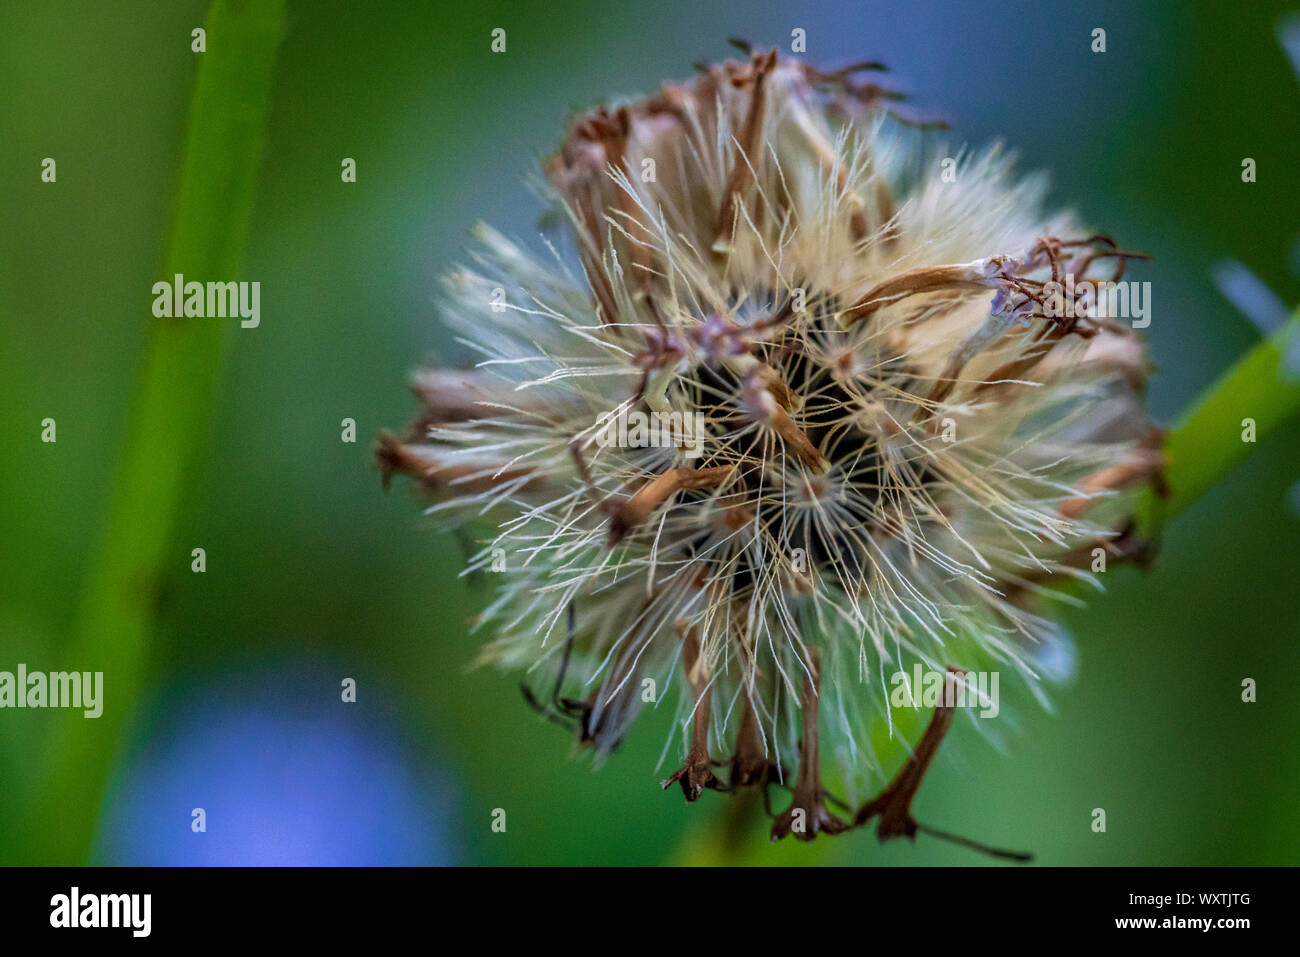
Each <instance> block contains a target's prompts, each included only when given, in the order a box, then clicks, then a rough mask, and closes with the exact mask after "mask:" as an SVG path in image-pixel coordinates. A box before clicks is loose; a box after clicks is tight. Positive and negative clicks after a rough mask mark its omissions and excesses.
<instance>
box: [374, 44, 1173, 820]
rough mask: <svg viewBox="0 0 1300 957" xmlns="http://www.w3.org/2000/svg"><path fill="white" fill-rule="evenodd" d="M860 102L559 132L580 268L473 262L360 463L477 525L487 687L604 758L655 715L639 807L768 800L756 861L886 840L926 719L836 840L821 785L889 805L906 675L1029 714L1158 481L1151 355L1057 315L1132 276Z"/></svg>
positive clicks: (794, 67)
mask: <svg viewBox="0 0 1300 957" xmlns="http://www.w3.org/2000/svg"><path fill="white" fill-rule="evenodd" d="M873 67H874V64H866V65H861V66H856V67H850V68H847V69H845V70H840V71H837V72H834V73H827V72H822V71H819V70H816V69H813V68H811V67H810V66H808V65H806V64H804V63H802V62H798V61H787V60H782V59H780V58H778V56H777V55H776V53H775V51H773V52H771V53H754V54H753V55H751V56H750V57H749V58H748V60H747V61H745V62H739V63H737V62H728V63H723V64H721V65H719V66H713V67H707V68H702V71H701V75H700V76H698V77H697V78H696V79H694V80H693V81H692V82H690V83H687V84H683V85H667V86H665V87H664V88H663V89H662V90H660V91H659V92H658V93H657V94H656V95H654V96H652V97H650V98H649V99H646V100H641V101H636V102H628V103H625V104H622V105H618V106H616V107H613V108H610V109H602V110H599V111H597V112H595V113H593V114H591V115H589V116H586V117H583V118H580V119H579V120H577V121H576V122H575V123H574V124H573V126H572V128H571V129H570V131H569V134H568V136H567V138H566V139H565V141H564V144H563V146H562V148H561V150H560V152H559V154H558V155H557V156H555V157H554V158H553V160H552V161H551V162H550V163H549V164H548V166H547V170H546V172H547V176H548V179H549V181H550V184H551V186H552V187H553V190H554V192H555V195H556V198H557V202H558V203H559V205H560V206H561V207H562V209H563V210H564V211H565V212H566V213H567V216H568V219H569V222H570V225H571V229H570V230H568V231H567V233H566V237H567V239H568V240H570V241H571V243H572V248H563V247H560V248H554V247H553V248H551V249H550V250H549V251H548V253H547V254H545V255H542V256H535V255H533V254H530V253H529V252H526V251H524V250H523V249H522V248H520V247H519V246H516V245H514V244H513V243H511V242H509V241H507V240H506V239H504V238H503V237H501V236H500V235H498V234H496V233H494V232H491V231H489V230H487V229H483V230H481V232H480V234H479V237H478V238H479V240H480V251H479V258H478V264H477V266H476V267H475V268H474V269H473V270H470V271H465V272H461V273H458V274H456V275H455V276H453V277H452V278H451V279H450V281H449V284H448V292H447V297H446V312H447V315H448V319H449V321H450V323H451V324H452V325H453V326H454V327H455V328H456V330H457V331H458V332H459V333H460V334H461V337H462V340H463V341H464V342H466V343H468V344H469V345H470V346H471V347H473V348H474V349H476V350H477V351H478V352H479V353H480V354H481V360H482V361H480V362H479V363H478V365H477V366H476V367H475V368H473V369H472V370H468V371H463V372H452V371H444V370H436V371H429V372H425V373H423V374H421V375H420V376H419V377H418V378H417V379H416V389H417V392H418V394H419V396H420V397H421V399H422V402H423V411H422V414H421V416H420V417H419V420H418V423H417V427H416V428H415V429H414V430H413V432H412V433H411V435H410V436H409V437H408V438H407V439H405V440H399V439H397V438H394V437H391V436H385V437H384V438H383V439H382V440H381V443H380V448H379V452H378V455H379V459H380V462H381V464H382V465H383V466H384V468H385V469H386V471H387V472H392V471H396V472H400V473H403V474H406V475H409V476H411V477H412V478H413V479H415V480H416V481H417V482H419V483H422V484H423V485H424V486H426V487H427V488H428V489H429V490H430V491H431V492H433V493H435V495H436V497H437V498H438V500H439V503H438V504H437V505H435V506H433V507H434V509H436V510H451V511H453V512H454V513H456V514H460V515H479V514H481V515H488V516H492V517H494V518H495V521H496V522H497V526H496V532H495V536H494V537H492V538H490V540H488V541H487V542H486V543H485V546H484V547H483V549H482V551H481V552H479V553H478V554H477V556H476V557H475V558H474V560H473V562H472V565H473V567H475V568H485V569H486V568H489V567H491V568H494V569H495V570H498V571H502V572H503V573H502V574H501V575H500V595H499V598H498V600H496V601H495V602H494V603H493V604H492V605H491V607H490V608H489V609H488V610H487V612H486V614H485V615H484V619H483V620H484V621H485V622H488V623H490V627H491V628H492V629H493V630H494V632H495V634H496V637H495V640H493V641H492V642H491V643H490V644H489V645H488V647H487V650H486V656H487V658H488V659H490V660H492V661H494V662H497V663H499V664H501V665H504V666H507V667H510V668H518V669H531V670H533V672H534V673H533V675H532V676H531V677H530V678H529V682H530V683H531V684H532V685H533V686H539V685H549V683H550V681H552V680H555V676H556V675H558V676H559V678H558V681H557V683H556V687H555V690H554V693H553V694H552V695H551V698H552V701H551V703H550V704H548V705H542V704H541V703H540V702H538V700H537V697H536V696H535V695H532V693H531V692H530V698H531V700H532V701H533V702H534V703H535V704H536V705H537V706H538V707H539V708H543V707H544V708H545V710H547V711H548V712H549V713H550V714H551V716H552V717H554V718H555V719H556V720H559V721H561V722H562V723H566V724H570V725H571V726H572V727H573V729H574V731H575V733H576V735H577V736H578V738H579V740H580V741H581V742H583V743H584V744H587V745H590V746H591V747H592V748H593V749H595V751H596V752H598V753H599V754H602V755H603V754H605V753H608V752H609V751H610V750H611V749H612V748H613V747H614V746H615V745H616V744H617V743H618V742H619V741H620V739H621V738H622V737H623V735H624V733H625V731H626V730H627V728H628V725H629V724H630V722H631V721H632V720H633V719H634V718H635V717H636V715H637V712H638V711H639V710H640V709H641V708H642V707H643V706H644V705H645V704H646V703H647V702H651V701H654V702H657V701H658V700H660V699H661V698H665V697H672V698H675V699H676V700H678V701H679V707H680V715H679V717H680V719H681V722H682V726H683V733H684V735H685V738H686V746H687V751H686V754H685V763H684V764H683V766H682V768H681V769H680V770H679V771H677V772H676V773H675V774H673V775H671V776H670V777H669V778H668V780H667V781H666V782H665V786H667V785H669V784H673V783H676V784H678V785H680V787H681V788H682V790H683V791H684V792H685V794H686V796H687V798H688V799H692V800H693V799H695V798H696V797H698V796H699V795H700V794H701V793H702V792H703V791H704V790H706V789H720V790H726V789H733V788H738V787H744V786H750V785H756V786H763V785H766V784H768V783H771V782H783V783H785V784H786V785H787V786H790V787H791V788H792V789H793V792H794V803H793V804H792V805H791V806H790V808H789V810H787V811H785V812H784V813H782V814H780V815H779V816H778V817H777V819H776V822H775V825H774V828H773V832H774V836H777V837H780V836H784V835H785V834H787V833H790V832H792V831H793V832H795V833H796V834H797V835H798V836H800V837H804V838H811V837H812V836H813V835H815V834H816V833H817V832H818V831H822V832H838V831H842V830H845V829H848V828H850V827H852V826H854V825H855V824H859V825H860V824H863V823H865V822H866V821H867V820H869V819H871V818H872V817H874V816H876V815H881V820H882V824H881V835H882V837H886V836H894V835H896V834H905V835H907V836H911V834H914V833H915V831H916V824H915V822H914V821H912V820H911V818H910V816H909V815H908V812H907V806H908V804H909V803H910V799H911V796H912V794H913V793H914V792H915V787H916V786H917V784H919V777H920V774H921V773H922V772H923V770H924V767H925V765H926V764H927V763H928V761H929V759H930V757H932V756H933V749H934V747H937V744H938V739H939V738H940V737H942V734H943V732H944V731H945V730H946V729H947V726H948V723H949V722H950V721H951V719H952V713H951V709H947V710H944V709H941V710H938V711H936V712H935V717H934V719H933V721H934V723H933V724H932V728H935V729H937V730H933V731H932V732H930V733H927V735H926V741H925V749H924V750H926V753H925V755H924V760H923V761H922V760H918V759H914V760H913V761H912V762H910V763H909V766H908V768H905V769H904V772H903V773H902V774H900V776H899V778H898V779H896V780H895V781H894V783H893V784H891V785H890V787H889V788H887V789H886V790H885V791H884V792H883V793H882V794H881V795H880V796H879V797H878V798H877V799H876V800H875V801H873V802H868V803H866V804H864V805H863V806H862V810H861V811H860V812H859V813H858V815H857V816H856V817H855V816H854V815H853V814H852V813H849V814H847V815H845V816H843V817H841V816H838V815H837V814H836V813H834V812H833V811H832V810H830V809H829V807H828V805H827V804H826V803H825V799H826V798H827V794H826V791H825V789H824V788H823V787H822V783H821V782H822V776H821V772H822V768H821V767H820V766H819V764H818V762H819V761H820V759H821V757H822V756H825V757H826V758H827V759H828V760H833V761H835V762H836V763H837V765H838V770H839V776H840V778H841V779H842V780H843V782H844V786H845V787H846V788H848V790H849V792H850V794H851V795H855V796H862V795H863V794H864V793H866V792H865V791H864V789H865V788H868V787H870V786H872V782H873V779H874V782H875V783H877V784H878V783H880V782H881V781H882V780H883V779H884V778H885V777H886V776H887V775H886V774H885V769H883V768H881V767H880V766H879V763H878V762H877V761H876V760H875V758H874V755H873V753H872V750H871V747H870V744H869V740H870V739H869V732H870V731H871V729H872V728H873V727H874V726H877V723H878V722H880V721H887V720H889V715H890V708H891V704H890V690H891V676H893V675H896V674H898V673H900V672H902V673H910V672H911V669H912V668H913V666H914V665H916V664H920V665H921V666H923V667H924V668H926V669H929V670H931V671H934V672H938V673H940V674H941V675H944V676H945V678H944V679H943V680H944V681H945V682H952V681H959V680H961V679H960V677H959V676H961V675H962V674H964V673H966V672H974V671H979V670H989V669H994V670H997V669H1007V670H1010V671H1014V672H1018V673H1020V674H1021V675H1023V677H1024V679H1026V680H1027V681H1028V682H1029V683H1030V685H1031V686H1032V685H1036V684H1037V683H1038V682H1039V680H1040V679H1039V671H1040V670H1041V669H1040V667H1039V665H1038V662H1041V661H1042V660H1043V659H1044V652H1047V653H1048V654H1051V653H1053V652H1054V651H1055V643H1057V642H1059V641H1061V640H1063V639H1061V638H1060V637H1059V635H1058V633H1057V631H1056V629H1054V628H1053V626H1052V624H1051V623H1050V622H1049V621H1048V620H1045V619H1044V618H1043V617H1041V616H1040V614H1038V613H1037V612H1036V609H1035V602H1036V601H1037V600H1038V599H1039V598H1040V597H1041V594H1042V592H1043V591H1044V590H1045V589H1046V588H1048V587H1050V583H1051V581H1052V580H1053V578H1054V576H1060V575H1068V576H1083V577H1086V576H1087V575H1089V574H1091V571H1090V568H1091V562H1092V561H1093V558H1092V556H1093V555H1094V554H1096V552H1095V550H1097V549H1100V550H1101V553H1102V554H1110V555H1111V556H1112V558H1113V557H1115V556H1116V555H1118V554H1120V553H1121V552H1122V551H1123V547H1122V546H1121V544H1120V542H1121V533H1122V532H1123V531H1124V530H1125V529H1126V528H1127V527H1128V525H1129V520H1130V517H1131V509H1132V505H1131V497H1130V496H1127V495H1125V494H1124V490H1125V489H1126V488H1128V487H1130V486H1134V485H1136V484H1140V483H1142V482H1144V481H1147V480H1149V479H1150V478H1151V477H1152V476H1153V475H1154V474H1155V472H1156V471H1157V470H1158V468H1159V455H1158V451H1156V448H1157V444H1156V443H1155V442H1153V440H1152V439H1153V435H1154V430H1153V429H1152V426H1151V424H1150V423H1149V421H1148V419H1147V418H1146V416H1145V415H1144V413H1143V411H1142V407H1141V402H1140V393H1141V390H1142V388H1143V384H1144V378H1145V373H1146V360H1145V357H1144V350H1143V346H1142V344H1141V342H1140V341H1139V339H1138V338H1137V337H1136V336H1135V334H1134V333H1133V331H1132V329H1131V328H1129V327H1128V326H1127V325H1125V324H1124V323H1123V322H1122V321H1119V320H1117V319H1114V318H1110V317H1107V316H1106V315H1105V312H1104V310H1102V309H1100V308H1098V303H1097V302H1095V301H1089V300H1088V297H1087V296H1086V294H1080V295H1078V296H1076V295H1075V294H1074V292H1073V290H1079V289H1085V290H1086V289H1088V288H1089V284H1090V283H1091V284H1096V283H1097V282H1099V281H1102V280H1105V281H1116V280H1119V278H1120V277H1121V275H1122V273H1123V271H1124V268H1125V265H1126V264H1127V263H1128V261H1129V260H1130V259H1133V258H1135V257H1137V258H1140V257H1139V254H1136V253H1130V252H1126V251H1124V250H1122V249H1120V248H1118V247H1117V246H1116V245H1115V243H1114V242H1112V241H1111V240H1110V239H1108V238H1107V237H1104V236H1099V235H1090V234H1089V233H1088V232H1086V231H1084V230H1082V229H1080V228H1079V227H1078V226H1076V225H1075V224H1074V223H1072V222H1071V220H1070V218H1069V217H1065V216H1060V217H1055V218H1045V217H1044V215H1043V214H1042V212H1041V211H1040V199H1041V192H1042V185H1041V183H1040V182H1039V181H1038V180H1028V181H1018V180H1016V179H1015V178H1014V176H1013V173H1012V170H1011V163H1010V160H1009V159H1008V158H1007V157H1006V156H1005V155H1003V154H1002V153H1001V152H1000V151H999V150H997V149H991V150H988V151H986V152H984V153H981V154H978V155H973V156H968V155H962V156H961V157H960V162H956V163H955V164H953V163H949V164H947V165H946V166H945V164H943V163H941V161H940V160H941V158H939V157H928V156H926V155H925V154H924V153H923V152H922V151H921V150H920V143H919V140H920V134H919V133H918V132H917V131H916V130H915V128H914V123H913V121H912V120H911V118H910V117H909V116H908V115H907V114H906V113H905V112H903V110H904V109H905V108H904V107H902V106H901V104H900V103H899V98H898V97H897V96H896V95H895V94H893V93H892V92H891V91H889V90H887V89H885V88H883V87H881V86H880V85H878V84H875V83H869V82H866V81H865V80H864V79H863V78H862V77H863V74H864V71H866V70H868V69H870V68H873ZM944 169H947V171H948V172H950V173H951V174H952V175H947V176H945V175H942V171H943V170H944ZM1062 290H1065V292H1064V294H1062ZM1055 580H1057V581H1060V580H1061V579H1060V578H1056V579H1055ZM954 676H958V677H954ZM673 688H675V689H676V690H675V692H670V689H673Z"/></svg>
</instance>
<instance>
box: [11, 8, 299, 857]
mask: <svg viewBox="0 0 1300 957" xmlns="http://www.w3.org/2000/svg"><path fill="white" fill-rule="evenodd" d="M283 20H284V2H283V0H259V2H256V3H249V2H237V0H215V2H214V3H213V5H212V7H211V9H210V10H209V13H208V19H207V23H206V24H205V29H206V31H207V39H206V46H207V50H206V52H204V53H196V54H195V56H197V57H199V58H200V62H199V65H198V76H197V79H196V82H195V87H194V93H193V97H192V100H191V105H190V115H189V124H188V129H187V132H186V137H185V146H184V153H183V159H182V166H181V172H180V177H179V180H178V186H177V190H178V191H177V196H176V204H175V220H174V222H173V225H172V231H171V236H170V240H169V242H168V246H167V251H166V255H165V258H164V265H165V269H164V272H163V274H162V276H161V277H159V278H164V279H170V278H171V277H172V276H173V275H174V274H175V273H183V274H185V276H186V277H187V279H194V280H199V281H209V280H222V281H229V280H233V279H235V278H236V277H237V276H238V271H239V266H240V259H241V256H242V253H243V249H244V244H245V240H246V237H247V233H248V225H249V220H250V218H251V216H252V211H253V204H254V199H255V193H256V187H257V177H258V167H259V164H260V158H261V153H262V141H263V138H264V135H265V129H266V120H267V113H268V110H269V106H270V100H271V74H272V67H273V64H274V61H275V54H276V50H277V47H278V46H279V42H280V38H281V35H282V32H283ZM148 293H149V290H145V289H142V290H141V295H140V301H141V310H140V311H141V315H142V317H144V318H145V320H146V321H148V322H149V323H150V336H149V344H148V351H147V355H146V357H145V360H144V364H143V367H142V369H141V371H140V374H139V379H138V380H137V383H136V388H135V392H134V395H133V399H132V405H131V414H130V419H129V424H128V426H127V434H126V437H125V441H124V443H123V445H122V447H121V450H120V458H119V462H118V467H117V473H116V479H115V485H114V488H113V490H112V493H111V497H110V499H109V504H108V509H107V519H106V523H105V526H104V528H103V530H102V533H101V536H100V538H99V540H98V543H97V546H96V548H97V550H96V552H95V554H94V557H93V559H92V561H91V565H90V571H89V574H88V577H87V580H86V586H85V591H84V592H83V594H82V596H81V600H80V605H79V607H78V614H77V617H76V622H77V623H76V625H75V626H74V633H73V635H72V639H71V642H70V644H69V645H68V646H67V647H66V648H65V649H64V651H65V654H64V655H63V660H64V661H65V662H66V663H67V665H66V666H67V667H68V668H75V669H76V670H79V671H102V672H103V673H104V690H103V697H104V711H103V715H102V716H101V717H100V718H98V719H93V720H90V719H84V718H82V717H81V715H80V714H79V713H78V714H76V716H75V717H72V716H68V720H67V721H66V722H65V721H60V722H59V723H58V724H55V725H52V727H51V733H50V739H49V740H48V741H47V743H46V745H45V747H44V749H43V752H44V755H45V766H44V767H43V768H42V771H41V773H40V774H39V775H38V776H36V779H35V781H34V782H33V785H34V786H33V789H32V793H33V800H34V805H33V807H32V808H31V809H30V811H31V813H29V814H28V815H27V816H28V828H27V832H28V834H27V837H28V841H27V843H28V847H29V853H30V855H31V857H32V860H33V862H39V863H41V864H77V863H82V862H84V861H85V860H86V858H87V855H88V853H89V851H90V848H91V842H92V840H93V837H94V827H95V823H96V819H97V817H98V811H99V808H100V804H101V801H102V797H103V793H104V786H105V783H106V781H107V779H108V776H109V774H110V771H111V769H112V767H113V763H114V760H115V759H116V758H117V756H118V755H119V752H120V743H121V737H122V732H123V729H124V722H125V719H126V718H127V716H128V715H129V713H130V711H131V708H132V705H133V703H134V702H135V700H136V698H137V696H138V692H139V691H140V690H141V688H142V687H143V681H144V676H145V672H146V668H147V664H148V653H149V645H150V637H151V634H152V633H153V631H154V627H155V619H156V609H157V596H158V594H159V592H160V589H161V588H162V586H163V585H164V583H165V582H166V581H167V579H168V578H169V577H170V576H172V575H175V574H178V573H188V571H189V567H188V566H189V561H190V559H189V548H188V547H179V546H178V544H177V543H176V542H175V541H174V539H173V535H174V530H175V524H176V519H177V516H178V514H179V513H180V509H181V507H182V504H183V502H184V497H185V495H186V492H187V490H188V489H189V488H190V487H191V486H192V484H193V481H194V479H195V477H196V475H195V473H196V472H197V470H198V464H199V463H200V462H201V461H202V459H203V456H204V453H205V451H206V442H207V436H208V434H209V432H210V429H211V423H212V418H213V409H214V404H215V400H216V395H217V390H218V386H219V379H220V372H221V368H222V365H223V361H222V360H223V357H224V354H225V352H226V349H227V346H228V344H229V343H228V339H229V336H230V335H231V334H232V332H233V330H235V329H238V328H239V325H238V319H237V318H236V319H212V318H188V319H186V318H181V319H156V318H153V317H152V316H151V314H150V303H151V297H150V296H149V294H148ZM248 334H250V335H255V334H256V333H253V332H250V333H248ZM38 822H39V823H40V824H41V825H43V826H40V827H38V826H37V825H38ZM56 822H57V825H56ZM187 823H188V821H187V819H186V818H184V817H182V818H181V819H179V820H178V821H177V822H176V824H177V828H178V829H181V828H184V827H186V826H187Z"/></svg>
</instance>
